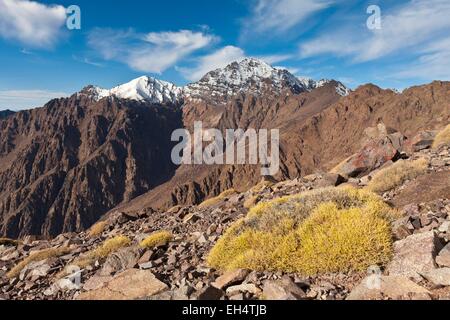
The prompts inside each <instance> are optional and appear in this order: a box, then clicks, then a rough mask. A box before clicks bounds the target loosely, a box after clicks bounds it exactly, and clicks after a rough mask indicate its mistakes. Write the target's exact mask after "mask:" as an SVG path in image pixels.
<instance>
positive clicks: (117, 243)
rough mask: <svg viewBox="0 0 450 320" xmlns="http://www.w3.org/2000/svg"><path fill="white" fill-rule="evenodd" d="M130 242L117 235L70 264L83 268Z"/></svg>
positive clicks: (126, 238)
mask: <svg viewBox="0 0 450 320" xmlns="http://www.w3.org/2000/svg"><path fill="white" fill-rule="evenodd" d="M130 244H131V240H130V239H129V238H128V237H125V236H117V237H114V238H112V239H109V240H106V241H105V242H104V243H103V244H102V245H101V246H99V247H98V248H96V249H94V250H92V251H89V252H88V253H87V254H85V255H84V256H82V257H80V258H78V259H77V260H76V261H74V262H73V263H72V264H73V265H75V266H78V267H79V268H81V269H82V268H85V267H86V266H88V265H91V264H93V263H94V262H95V261H97V260H100V259H106V258H107V257H108V256H109V255H110V254H111V253H113V252H116V251H117V250H119V249H121V248H123V247H127V246H129V245H130Z"/></svg>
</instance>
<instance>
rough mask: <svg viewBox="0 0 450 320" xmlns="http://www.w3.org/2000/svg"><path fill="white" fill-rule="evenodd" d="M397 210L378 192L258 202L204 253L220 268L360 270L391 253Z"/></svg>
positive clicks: (332, 191)
mask: <svg viewBox="0 0 450 320" xmlns="http://www.w3.org/2000/svg"><path fill="white" fill-rule="evenodd" d="M396 216H397V212H396V211H395V210H393V209H391V208H390V207H389V206H388V205H387V204H385V203H384V202H383V201H382V200H381V199H380V198H379V196H377V195H375V194H373V193H371V192H368V191H365V190H358V189H353V188H326V189H319V190H315V191H311V192H306V193H302V194H299V195H295V196H289V197H285V198H281V199H276V200H272V201H270V202H265V203H260V204H259V205H257V206H256V207H254V208H252V209H251V210H250V212H249V214H248V216H247V217H246V218H245V219H242V220H239V221H237V222H236V223H234V224H233V225H232V226H231V227H230V228H229V229H228V230H227V231H226V233H225V234H224V235H223V237H222V238H221V239H220V240H219V241H218V242H217V244H216V245H215V246H214V248H213V249H212V250H211V252H210V254H209V256H208V263H209V265H210V266H211V267H213V268H216V269H219V270H233V269H240V268H242V269H251V270H259V271H264V270H269V271H285V272H297V273H301V274H305V275H313V274H320V273H326V272H340V271H342V272H345V271H351V270H355V271H356V270H357V271H359V270H363V269H365V268H368V267H369V266H371V265H374V264H385V263H386V262H387V261H388V260H389V259H390V257H391V254H392V242H391V231H390V221H391V220H394V219H395V218H396Z"/></svg>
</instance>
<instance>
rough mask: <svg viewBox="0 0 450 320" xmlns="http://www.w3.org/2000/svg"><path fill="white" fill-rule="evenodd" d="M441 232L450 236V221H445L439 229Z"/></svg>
mask: <svg viewBox="0 0 450 320" xmlns="http://www.w3.org/2000/svg"><path fill="white" fill-rule="evenodd" d="M439 232H442V233H448V234H450V221H445V222H444V223H442V224H441V226H440V227H439Z"/></svg>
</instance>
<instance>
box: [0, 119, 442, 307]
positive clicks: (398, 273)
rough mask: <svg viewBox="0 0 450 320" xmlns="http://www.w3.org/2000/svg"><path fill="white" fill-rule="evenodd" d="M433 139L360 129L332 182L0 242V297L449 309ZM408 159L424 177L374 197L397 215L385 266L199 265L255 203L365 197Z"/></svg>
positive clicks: (279, 187) (277, 186) (280, 185)
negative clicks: (392, 303)
mask: <svg viewBox="0 0 450 320" xmlns="http://www.w3.org/2000/svg"><path fill="white" fill-rule="evenodd" d="M435 134H436V133H435V132H421V133H419V134H418V135H416V136H414V137H412V138H410V139H408V140H406V139H405V137H404V136H403V134H400V133H398V132H394V131H393V130H390V129H387V128H386V126H384V125H382V124H380V125H378V127H374V128H369V129H367V130H366V132H365V140H364V143H363V147H362V148H361V149H360V150H359V151H358V152H357V153H355V154H354V155H353V156H352V157H350V158H348V159H347V160H345V161H344V162H343V163H341V164H340V165H339V166H338V167H336V168H335V170H332V171H331V172H316V173H314V174H312V175H308V176H305V177H303V178H299V179H295V180H287V181H281V182H278V181H274V180H273V179H267V180H265V181H262V182H261V183H259V184H258V185H256V186H254V187H252V188H250V189H249V190H248V191H246V192H243V193H241V192H236V191H234V190H228V191H227V192H225V193H223V194H222V195H221V196H219V197H216V198H213V199H210V200H208V201H206V202H204V203H202V204H201V205H198V206H196V205H189V206H175V207H173V208H171V209H169V210H154V209H151V208H150V207H147V208H144V209H140V210H137V211H129V210H128V211H120V210H116V211H114V212H111V213H110V214H108V215H107V216H105V217H104V218H103V220H102V221H101V222H100V223H97V224H96V225H94V226H93V227H92V228H91V229H90V230H88V231H86V232H81V233H66V234H61V235H59V236H57V237H56V238H54V239H52V240H39V239H37V238H36V237H32V236H27V237H24V238H23V240H21V241H14V240H9V239H1V240H0V241H1V242H0V298H1V299H24V300H27V299H49V300H53V299H80V300H92V299H94V300H96V299H145V300H180V299H181V300H187V299H193V300H196V299H199V300H218V299H227V300H253V299H269V300H271V299H282V300H286V299H287V300H299V299H317V300H344V299H426V300H431V299H435V300H438V299H450V144H448V143H447V144H443V145H441V146H439V148H431V146H432V144H433V139H434V136H435ZM417 159H426V163H427V165H426V169H425V170H424V171H423V172H421V173H420V174H419V175H418V176H417V177H414V178H411V179H407V180H405V181H402V183H401V184H400V185H395V186H393V187H392V188H390V189H389V190H387V191H383V192H380V196H381V197H383V199H384V200H385V201H386V202H387V203H389V204H390V205H391V206H393V207H395V208H397V209H398V210H399V211H400V212H401V217H399V218H398V219H397V220H396V221H395V222H394V223H393V224H392V233H393V238H394V241H395V242H394V244H393V248H394V255H393V257H392V259H391V262H390V263H389V264H387V265H386V266H379V268H378V267H377V266H374V267H373V268H371V269H370V270H369V271H368V272H353V273H346V274H344V273H337V274H322V275H318V276H313V277H305V276H302V275H301V274H287V273H282V272H268V271H251V270H234V271H229V272H219V271H217V270H214V269H211V268H210V267H209V266H208V264H207V262H206V258H207V255H208V253H209V251H210V250H211V248H212V247H213V246H214V244H215V243H216V242H217V240H218V239H219V238H220V237H221V236H222V235H223V233H224V231H225V230H226V229H227V228H228V227H229V226H230V225H231V224H232V223H233V222H235V221H236V220H238V219H240V218H243V217H244V216H245V215H246V214H247V212H248V209H249V208H250V207H252V206H254V205H255V204H257V203H260V202H265V201H270V200H272V199H275V198H278V197H282V196H285V195H291V194H297V193H300V192H303V191H307V190H312V189H319V188H341V187H345V186H351V187H354V188H366V186H367V185H368V184H370V182H371V180H372V178H373V176H374V175H375V174H376V172H379V171H380V170H383V169H385V168H389V167H390V166H392V165H394V163H396V162H399V161H404V162H406V163H410V162H412V161H415V160H417ZM162 230H164V231H165V232H166V235H167V234H168V235H170V236H167V237H165V236H162V238H164V239H162V240H163V241H156V242H152V244H151V245H147V246H142V240H145V239H146V238H147V237H148V236H151V235H152V234H154V233H155V232H161V231H162ZM160 240H161V239H160ZM111 241H113V242H114V241H115V242H114V243H113V242H111ZM108 242H109V245H110V246H109V248H106V246H105V244H106V243H108ZM113 244H114V245H113ZM139 244H141V245H139ZM92 252H95V254H90V255H89V253H92ZM83 257H91V259H88V260H87V262H86V259H85V260H83ZM25 259H28V260H25ZM24 260H25V262H23V261H24ZM18 265H19V266H20V268H17V266H18ZM74 265H78V266H79V267H80V268H77V267H74Z"/></svg>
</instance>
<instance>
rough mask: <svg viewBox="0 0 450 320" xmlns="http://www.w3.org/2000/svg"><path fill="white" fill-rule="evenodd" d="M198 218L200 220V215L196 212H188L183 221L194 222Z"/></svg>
mask: <svg viewBox="0 0 450 320" xmlns="http://www.w3.org/2000/svg"><path fill="white" fill-rule="evenodd" d="M198 220H200V216H198V215H197V214H196V213H190V214H188V215H187V216H185V217H184V219H183V223H185V224H186V223H196V222H197V221H198Z"/></svg>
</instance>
